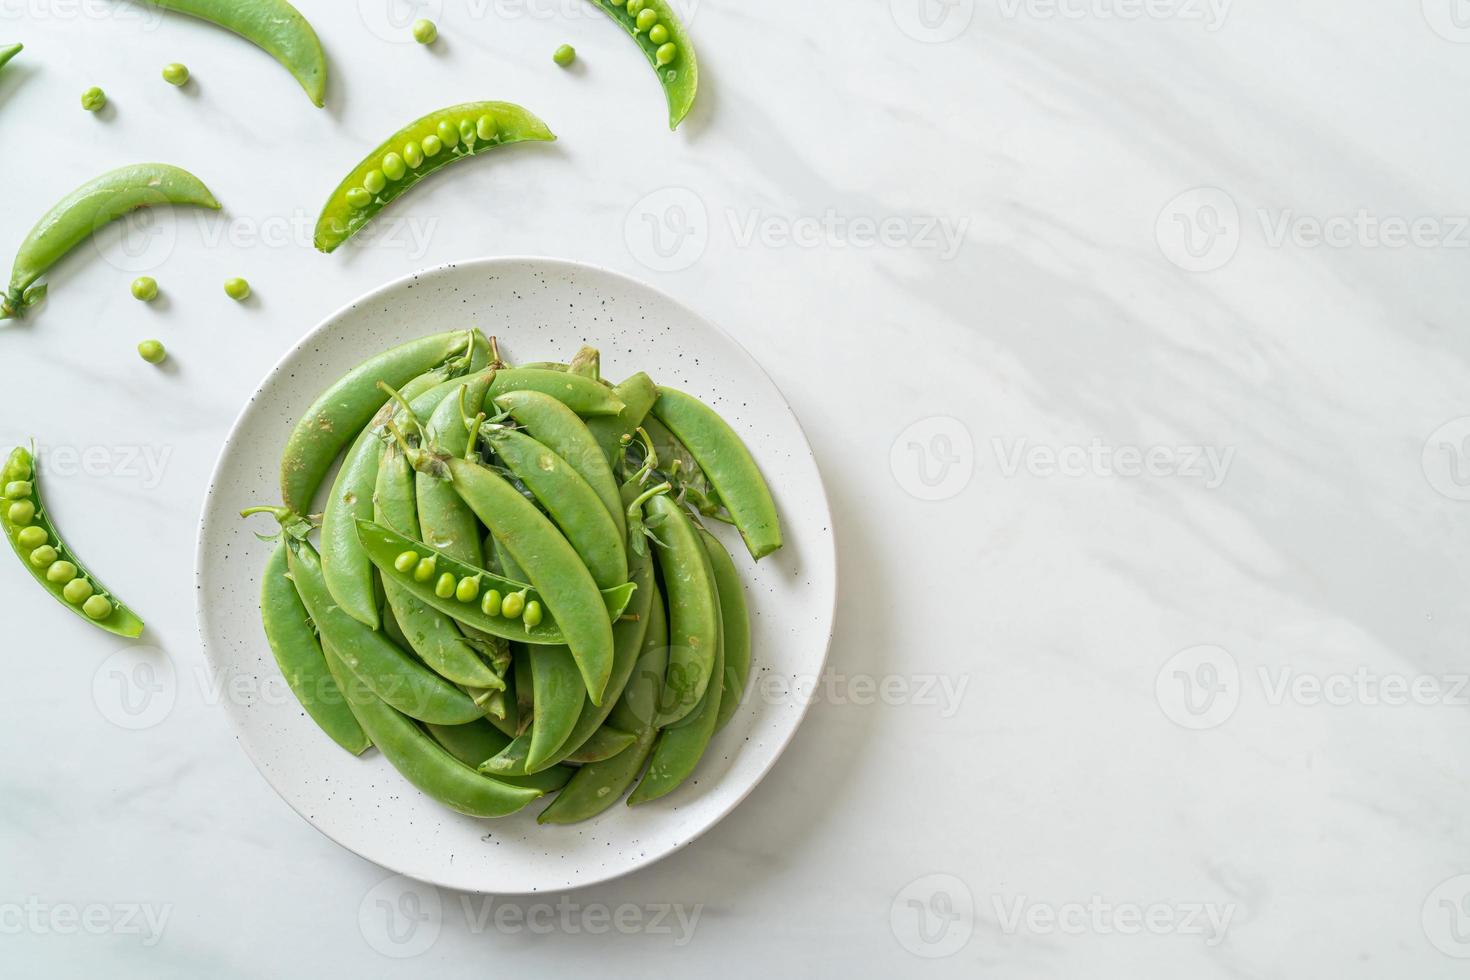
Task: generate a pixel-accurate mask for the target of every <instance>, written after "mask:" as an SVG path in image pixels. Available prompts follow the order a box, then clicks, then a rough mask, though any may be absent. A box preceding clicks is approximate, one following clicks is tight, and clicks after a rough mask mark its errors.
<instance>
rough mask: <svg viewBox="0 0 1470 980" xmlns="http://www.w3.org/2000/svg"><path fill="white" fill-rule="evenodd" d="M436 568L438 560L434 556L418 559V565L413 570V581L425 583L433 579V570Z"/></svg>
mask: <svg viewBox="0 0 1470 980" xmlns="http://www.w3.org/2000/svg"><path fill="white" fill-rule="evenodd" d="M438 567H439V559H438V557H437V556H436V555H430V556H429V557H427V558H421V559H419V563H418V564H417V565H415V566H414V569H413V580H414V581H415V582H427V581H428V580H429V579H431V578H433V577H434V570H435V569H436V568H438Z"/></svg>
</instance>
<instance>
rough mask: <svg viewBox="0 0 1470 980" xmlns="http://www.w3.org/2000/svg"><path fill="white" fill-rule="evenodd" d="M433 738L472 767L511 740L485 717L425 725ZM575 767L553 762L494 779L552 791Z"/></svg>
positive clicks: (496, 752)
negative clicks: (547, 766) (529, 771)
mask: <svg viewBox="0 0 1470 980" xmlns="http://www.w3.org/2000/svg"><path fill="white" fill-rule="evenodd" d="M424 727H425V728H427V729H428V731H429V734H430V735H432V736H434V741H436V742H438V743H439V744H440V745H442V746H444V748H445V749H447V750H448V751H449V754H450V755H452V756H454V757H455V758H456V759H458V760H459V761H460V762H463V763H464V764H465V765H467V766H470V767H471V768H476V767H478V766H479V765H480V763H482V762H484V761H485V760H486V759H488V758H490V757H491V756H493V755H496V754H498V753H499V752H500V751H501V750H502V749H504V748H505V747H506V746H507V745H509V744H510V739H509V738H508V737H506V736H505V735H503V734H501V733H500V732H499V731H497V730H496V728H495V726H494V725H491V724H490V723H489V722H487V721H472V722H470V723H469V724H468V725H425V726H424ZM576 771H577V770H575V769H573V768H572V767H571V766H553V767H551V768H550V769H547V770H544V771H542V772H538V773H533V774H532V775H529V776H495V777H494V778H495V779H498V780H500V781H501V782H504V783H508V784H510V785H511V786H529V787H530V788H532V789H539V790H540V791H541V792H543V793H555V792H556V791H557V790H559V789H561V788H562V787H563V786H565V785H566V784H567V780H569V779H571V778H572V774H573V773H575V772H576Z"/></svg>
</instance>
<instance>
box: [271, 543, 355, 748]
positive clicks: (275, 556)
mask: <svg viewBox="0 0 1470 980" xmlns="http://www.w3.org/2000/svg"><path fill="white" fill-rule="evenodd" d="M287 550H288V546H287V545H286V542H284V541H282V542H281V543H279V544H278V545H276V550H275V551H273V552H271V557H270V561H269V562H268V563H267V564H266V566H265V578H264V579H263V580H262V581H261V585H260V615H261V620H262V622H263V623H264V624H265V637H266V640H267V641H268V642H269V643H270V647H271V653H272V654H274V655H275V658H276V666H278V667H279V668H280V669H281V676H282V677H284V678H285V679H286V685H287V686H288V687H290V688H291V693H292V694H295V695H296V700H297V701H299V702H301V707H303V708H305V709H306V713H307V715H308V716H310V718H311V720H312V721H314V722H316V724H317V727H318V728H320V729H321V730H322V731H324V732H326V733H327V736H328V737H329V738H331V740H332V741H334V742H336V743H337V744H338V745H340V746H342V748H344V749H346V750H347V751H348V752H351V753H352V754H353V755H362V754H363V753H364V752H366V751H367V750H368V749H369V748H370V747H371V746H372V742H370V741H368V737H367V734H366V733H364V732H363V730H362V726H361V725H359V724H358V723H357V717H356V716H355V715H354V714H353V713H352V709H351V707H349V706H348V704H347V701H346V699H345V697H344V696H343V694H342V689H341V688H340V687H338V686H337V682H336V680H335V679H334V678H333V677H332V673H331V671H330V670H328V668H327V661H326V658H325V657H324V656H323V654H322V646H321V643H320V642H319V641H318V640H317V637H316V631H315V630H313V629H312V626H311V618H310V617H309V616H308V615H307V613H306V607H305V606H304V605H302V603H301V597H300V596H299V595H297V593H296V586H294V585H292V584H291V579H290V578H289V577H288V576H289V571H288V569H287V567H286V552H287Z"/></svg>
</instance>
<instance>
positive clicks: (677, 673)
mask: <svg viewBox="0 0 1470 980" xmlns="http://www.w3.org/2000/svg"><path fill="white" fill-rule="evenodd" d="M647 506H648V513H649V519H650V521H656V522H657V524H656V527H655V528H654V533H655V534H657V535H658V539H659V541H660V542H661V543H662V545H663V546H662V547H656V548H654V554H655V556H656V557H657V559H658V565H659V568H660V569H661V570H662V572H663V584H664V595H665V597H666V598H667V599H668V613H669V672H668V677H667V678H666V679H665V681H664V693H663V699H662V703H661V704H660V714H659V727H660V728H668V727H672V726H677V725H679V724H680V723H681V722H683V721H685V720H686V719H688V718H689V717H690V715H691V714H692V713H693V712H694V710H695V708H696V707H697V706H698V705H699V704H700V703H701V702H702V701H703V699H704V695H705V692H706V691H707V690H708V688H709V687H711V686H713V687H719V686H720V685H719V684H718V683H716V684H713V685H711V683H710V680H711V678H712V677H715V676H719V675H718V674H717V672H716V671H715V658H716V653H717V651H718V648H719V645H720V639H721V636H720V605H719V598H718V596H717V595H716V592H715V583H714V575H713V573H712V572H711V570H710V562H709V556H708V555H707V554H706V553H705V550H704V545H703V543H701V542H700V540H699V534H698V532H697V531H696V529H695V527H694V522H693V521H692V520H690V519H689V515H688V514H687V513H685V512H684V509H683V508H682V507H680V506H679V505H678V504H677V503H675V502H674V501H672V500H670V499H669V498H668V497H654V498H653V499H652V500H650V501H649V502H648V505H647Z"/></svg>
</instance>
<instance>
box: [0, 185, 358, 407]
mask: <svg viewBox="0 0 1470 980" xmlns="http://www.w3.org/2000/svg"><path fill="white" fill-rule="evenodd" d="M164 204H180V205H192V206H194V207H201V208H209V209H210V210H213V211H218V210H219V202H218V201H216V200H215V199H214V195H213V194H211V193H210V192H209V188H208V187H205V186H204V183H203V182H202V181H201V180H200V179H199V178H198V177H195V176H194V175H193V174H191V173H189V172H188V171H187V170H180V169H179V168H178V167H171V166H169V165H168V164H165V163H140V164H135V165H133V166H129V167H119V168H118V169H116V170H109V171H108V172H107V173H105V174H103V175H101V176H100V177H94V178H93V179H91V180H89V181H87V182H86V183H85V184H83V185H82V186H81V187H78V188H77V189H76V190H74V191H72V192H71V193H70V194H68V195H66V197H63V198H62V199H61V200H60V201H58V202H57V203H56V204H55V205H54V206H53V207H52V208H51V210H49V211H47V212H46V213H45V214H43V215H42V216H41V220H39V221H37V222H36V225H35V227H34V228H32V229H31V231H30V234H28V235H26V238H25V241H23V242H22V243H21V245H20V248H19V250H17V251H16V253H15V265H13V266H12V267H11V271H10V288H9V290H8V291H7V292H6V294H5V296H4V298H3V299H0V320H4V319H8V318H12V317H21V316H24V315H25V312H26V310H27V309H28V308H30V307H31V306H33V305H35V304H36V303H37V302H39V301H40V297H41V296H42V295H44V292H45V288H46V287H45V286H44V285H40V286H37V285H35V283H36V281H37V280H38V279H40V278H41V277H42V276H44V275H45V274H46V272H47V271H48V270H49V269H50V268H51V267H52V266H54V265H55V264H56V263H57V262H59V261H61V258H62V257H63V256H64V255H66V254H67V253H68V252H70V251H71V250H72V249H73V248H76V247H77V246H78V245H80V244H81V243H82V242H84V241H86V240H87V239H88V238H90V237H91V236H92V235H93V234H94V233H96V232H97V231H99V230H101V229H102V228H103V226H105V225H107V224H109V223H111V222H113V221H116V220H117V219H118V218H121V217H122V216H123V215H125V214H128V213H129V212H131V211H136V210H138V209H139V208H146V207H157V206H160V205H164ZM364 421H366V420H364ZM359 428H360V426H359Z"/></svg>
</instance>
